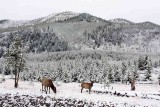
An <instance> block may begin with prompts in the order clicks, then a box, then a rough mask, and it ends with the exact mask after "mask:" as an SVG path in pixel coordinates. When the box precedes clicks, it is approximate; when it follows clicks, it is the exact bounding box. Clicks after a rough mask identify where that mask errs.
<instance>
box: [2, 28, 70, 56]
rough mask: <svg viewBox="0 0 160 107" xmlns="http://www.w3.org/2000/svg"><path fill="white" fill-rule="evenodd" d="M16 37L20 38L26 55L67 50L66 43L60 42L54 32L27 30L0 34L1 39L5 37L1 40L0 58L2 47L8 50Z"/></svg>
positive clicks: (36, 29)
mask: <svg viewBox="0 0 160 107" xmlns="http://www.w3.org/2000/svg"><path fill="white" fill-rule="evenodd" d="M17 35H18V36H20V37H21V39H22V42H23V44H24V46H25V48H26V50H27V52H28V53H29V52H35V53H40V52H43V51H47V52H55V51H66V50H67V49H68V43H67V42H65V41H64V40H60V39H59V38H58V37H57V36H56V34H55V33H54V32H52V31H48V30H43V29H38V28H29V29H25V30H19V31H14V32H10V33H6V34H1V37H3V36H5V38H3V40H1V43H0V46H1V49H0V55H1V56H2V54H3V52H4V48H2V47H6V48H9V46H10V45H11V43H12V42H13V38H14V37H16V36H17ZM1 56H0V57H1Z"/></svg>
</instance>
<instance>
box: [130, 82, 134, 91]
mask: <svg viewBox="0 0 160 107" xmlns="http://www.w3.org/2000/svg"><path fill="white" fill-rule="evenodd" d="M134 90H135V80H131V91H134Z"/></svg>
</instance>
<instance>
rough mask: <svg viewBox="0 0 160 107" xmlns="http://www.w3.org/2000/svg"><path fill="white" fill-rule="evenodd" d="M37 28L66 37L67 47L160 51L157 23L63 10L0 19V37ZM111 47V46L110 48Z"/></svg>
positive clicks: (73, 48) (159, 31)
mask: <svg viewBox="0 0 160 107" xmlns="http://www.w3.org/2000/svg"><path fill="white" fill-rule="evenodd" d="M28 29H32V30H34V29H39V30H42V31H44V32H46V31H47V32H54V33H55V34H56V36H57V37H58V38H59V39H60V40H63V41H66V42H67V43H68V46H69V48H68V49H69V50H77V49H78V50H79V49H80V50H84V49H97V48H100V49H104V50H108V49H109V50H113V51H133V52H152V53H153V52H160V50H159V49H160V48H159V47H160V45H159V44H160V26H159V25H157V24H154V23H152V22H147V21H146V22H142V23H134V22H132V21H129V20H126V19H121V18H117V19H112V20H108V21H107V20H105V19H102V18H99V17H96V16H92V15H90V14H87V13H74V12H70V11H67V12H62V13H54V14H51V15H48V16H46V17H42V18H38V19H34V20H30V21H10V20H1V21H0V32H1V33H0V37H1V40H5V39H3V37H5V35H6V36H8V33H9V32H15V31H16V32H17V31H19V32H21V31H23V30H28ZM6 32H8V33H6ZM111 47H112V48H111Z"/></svg>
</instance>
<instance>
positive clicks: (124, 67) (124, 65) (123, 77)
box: [121, 62, 127, 83]
mask: <svg viewBox="0 0 160 107" xmlns="http://www.w3.org/2000/svg"><path fill="white" fill-rule="evenodd" d="M121 71H122V77H121V80H122V83H123V82H124V80H125V76H126V71H127V66H126V64H125V63H124V62H122V68H121Z"/></svg>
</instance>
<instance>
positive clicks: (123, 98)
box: [0, 78, 160, 107]
mask: <svg viewBox="0 0 160 107" xmlns="http://www.w3.org/2000/svg"><path fill="white" fill-rule="evenodd" d="M54 85H55V86H56V87H57V93H56V94H54V93H53V92H51V94H45V93H42V92H41V91H40V89H41V83H40V82H29V81H26V82H24V81H19V87H18V88H17V89H15V88H14V80H13V79H9V78H8V79H6V81H5V82H2V83H0V96H5V95H6V94H11V96H16V95H18V96H22V97H23V96H24V95H29V96H31V97H35V98H37V96H43V97H45V98H46V97H49V98H54V99H76V100H78V101H80V100H82V101H84V102H94V103H95V105H94V106H95V107H97V106H100V104H103V103H107V104H108V105H111V104H112V105H114V106H116V107H131V106H136V107H144V106H148V107H159V106H160V86H159V85H158V84H145V85H142V84H136V91H130V85H124V84H123V85H122V84H111V85H110V87H106V88H105V89H104V87H103V86H104V85H103V84H98V83H94V85H93V88H92V92H91V94H89V93H88V92H87V91H86V90H85V89H84V90H83V93H81V92H80V90H81V87H80V83H62V82H58V81H56V82H54ZM4 98H5V97H4ZM1 100H2V98H0V102H2V101H1ZM12 100H14V99H12ZM50 102H51V101H50ZM17 103H18V102H17ZM52 103H54V102H52ZM50 106H51V105H50Z"/></svg>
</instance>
